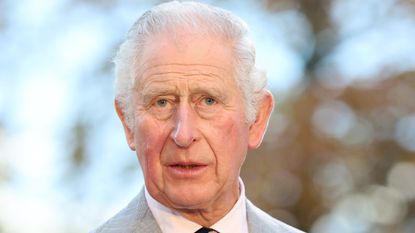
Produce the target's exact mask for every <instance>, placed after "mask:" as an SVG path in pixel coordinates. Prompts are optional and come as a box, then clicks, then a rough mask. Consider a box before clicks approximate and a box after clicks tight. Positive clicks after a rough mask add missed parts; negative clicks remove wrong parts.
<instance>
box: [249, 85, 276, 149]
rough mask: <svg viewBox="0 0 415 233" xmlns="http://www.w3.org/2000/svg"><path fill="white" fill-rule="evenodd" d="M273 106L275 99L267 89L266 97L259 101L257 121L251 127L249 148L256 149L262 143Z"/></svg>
mask: <svg viewBox="0 0 415 233" xmlns="http://www.w3.org/2000/svg"><path fill="white" fill-rule="evenodd" d="M273 107H274V100H273V97H272V94H271V92H270V91H268V90H265V94H264V97H263V98H262V100H261V101H260V103H259V107H258V110H257V113H256V118H255V121H254V122H253V123H251V125H250V127H249V139H248V148H249V149H256V148H258V147H259V146H260V145H261V142H262V139H263V138H264V134H265V131H266V129H267V126H268V121H269V118H270V116H271V113H272V109H273Z"/></svg>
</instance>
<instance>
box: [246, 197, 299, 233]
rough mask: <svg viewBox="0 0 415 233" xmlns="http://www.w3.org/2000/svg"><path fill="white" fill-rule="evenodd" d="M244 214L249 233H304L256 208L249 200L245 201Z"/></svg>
mask: <svg viewBox="0 0 415 233" xmlns="http://www.w3.org/2000/svg"><path fill="white" fill-rule="evenodd" d="M246 212H247V218H248V226H249V231H250V232H255V233H304V232H303V231H300V230H298V229H296V228H294V227H292V226H290V225H288V224H286V223H284V222H282V221H279V220H277V219H275V218H273V217H272V216H270V215H269V214H267V213H265V212H264V211H262V210H261V209H259V208H258V207H256V206H255V205H254V204H252V202H250V201H249V200H247V201H246Z"/></svg>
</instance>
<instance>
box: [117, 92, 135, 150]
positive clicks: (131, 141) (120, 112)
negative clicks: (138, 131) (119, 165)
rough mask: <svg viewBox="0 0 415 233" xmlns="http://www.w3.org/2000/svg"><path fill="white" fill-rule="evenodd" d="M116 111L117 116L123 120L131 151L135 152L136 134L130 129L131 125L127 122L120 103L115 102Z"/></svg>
mask: <svg viewBox="0 0 415 233" xmlns="http://www.w3.org/2000/svg"><path fill="white" fill-rule="evenodd" d="M114 105H115V110H116V111H117V115H118V117H119V118H120V120H121V123H122V126H123V127H124V133H125V137H126V138H127V143H128V146H129V147H130V149H131V150H135V142H134V132H133V130H132V129H130V127H129V125H128V124H127V121H126V116H125V113H124V111H123V110H122V107H121V104H120V102H118V101H117V100H114Z"/></svg>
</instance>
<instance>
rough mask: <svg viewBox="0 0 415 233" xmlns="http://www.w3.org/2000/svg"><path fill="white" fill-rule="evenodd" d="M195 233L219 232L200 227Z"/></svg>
mask: <svg viewBox="0 0 415 233" xmlns="http://www.w3.org/2000/svg"><path fill="white" fill-rule="evenodd" d="M195 233H219V231H217V230H215V229H212V228H208V227H202V228H200V229H199V230H197V231H196V232H195Z"/></svg>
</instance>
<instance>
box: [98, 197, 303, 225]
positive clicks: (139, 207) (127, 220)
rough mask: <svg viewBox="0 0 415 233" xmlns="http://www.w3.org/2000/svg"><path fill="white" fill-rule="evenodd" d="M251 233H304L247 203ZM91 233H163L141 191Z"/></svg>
mask: <svg viewBox="0 0 415 233" xmlns="http://www.w3.org/2000/svg"><path fill="white" fill-rule="evenodd" d="M246 213H247V220H248V230H249V232H250V233H302V231H300V230H297V229H295V228H293V227H291V226H289V225H287V224H285V223H283V222H281V221H278V220H276V219H274V218H272V217H271V216H270V215H268V214H267V213H265V212H264V211H262V210H260V209H259V208H257V207H256V206H254V205H253V204H252V203H251V202H250V201H247V203H246ZM90 233H162V232H161V230H160V228H159V226H158V225H157V222H156V220H155V218H154V217H153V214H152V213H151V211H150V209H149V208H148V205H147V201H146V199H145V197H144V190H143V191H141V192H140V193H139V194H138V195H137V196H136V197H135V198H134V199H133V200H132V201H131V202H130V203H129V204H128V205H127V207H125V208H124V209H123V210H121V211H120V212H119V213H118V214H116V215H115V216H114V217H112V218H111V219H109V220H108V221H106V222H105V223H104V224H103V225H101V226H100V227H98V228H97V229H95V230H93V231H91V232H90Z"/></svg>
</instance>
